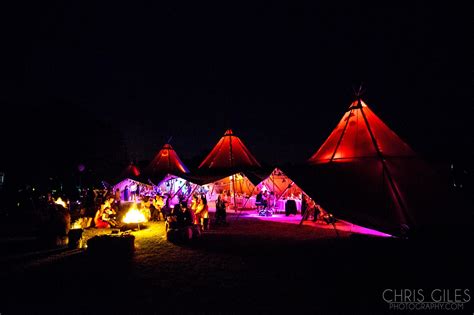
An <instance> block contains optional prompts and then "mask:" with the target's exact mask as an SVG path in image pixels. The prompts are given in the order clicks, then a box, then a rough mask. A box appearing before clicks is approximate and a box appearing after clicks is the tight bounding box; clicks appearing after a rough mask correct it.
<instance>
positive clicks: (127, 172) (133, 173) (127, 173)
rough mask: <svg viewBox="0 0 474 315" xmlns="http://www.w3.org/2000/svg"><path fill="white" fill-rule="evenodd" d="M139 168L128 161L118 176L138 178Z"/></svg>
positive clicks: (121, 177)
mask: <svg viewBox="0 0 474 315" xmlns="http://www.w3.org/2000/svg"><path fill="white" fill-rule="evenodd" d="M140 174H141V172H140V170H139V169H138V167H137V166H135V165H134V164H133V163H130V164H129V165H128V166H127V167H126V168H125V169H124V170H123V171H122V173H120V176H119V178H120V179H124V178H132V179H138V178H139V177H140Z"/></svg>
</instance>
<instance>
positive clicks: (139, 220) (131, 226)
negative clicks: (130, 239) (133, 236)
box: [120, 204, 148, 231]
mask: <svg viewBox="0 0 474 315" xmlns="http://www.w3.org/2000/svg"><path fill="white" fill-rule="evenodd" d="M147 221H148V220H147V218H146V216H145V214H144V213H143V212H141V211H140V210H138V209H137V207H136V205H135V204H133V205H132V207H131V208H130V209H129V210H128V211H127V213H126V214H125V215H124V217H123V219H122V223H123V225H122V227H121V228H120V230H122V231H126V230H140V225H142V226H143V224H144V223H145V222H147Z"/></svg>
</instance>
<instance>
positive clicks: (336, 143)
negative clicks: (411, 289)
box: [293, 98, 446, 234]
mask: <svg viewBox="0 0 474 315" xmlns="http://www.w3.org/2000/svg"><path fill="white" fill-rule="evenodd" d="M308 163H309V164H310V165H312V167H310V168H305V169H304V171H303V172H300V176H299V178H298V183H299V184H300V185H301V186H302V187H303V188H304V189H305V191H307V192H308V193H310V194H311V195H312V196H314V197H317V198H318V201H320V202H321V204H322V205H323V206H324V207H325V208H327V209H329V210H330V211H331V212H333V213H334V214H335V215H337V216H339V217H342V218H345V219H347V220H349V221H351V222H354V223H358V224H360V225H365V226H367V227H372V228H376V229H379V230H382V231H388V232H393V233H394V234H397V233H401V232H402V231H403V230H406V229H409V228H412V227H414V226H424V225H429V224H437V223H439V220H440V219H441V218H442V217H443V216H442V215H441V211H442V210H441V209H442V208H443V207H445V206H446V204H445V202H444V199H443V198H442V197H441V195H442V189H441V186H440V185H438V184H437V178H436V174H435V173H434V172H433V171H432V170H431V169H430V168H429V167H428V166H427V165H426V164H425V163H424V162H423V161H422V160H421V159H420V158H419V157H418V156H417V155H416V154H415V152H414V151H413V150H412V149H411V148H410V147H409V146H408V145H407V144H406V143H405V142H403V141H402V140H401V139H400V138H399V137H398V136H397V135H396V134H395V133H394V132H393V131H392V130H391V129H390V128H389V127H388V126H387V125H386V124H385V123H384V122H383V121H382V120H381V119H380V118H379V117H377V116H376V115H375V114H374V113H373V112H372V110H371V109H370V108H369V107H368V106H367V104H365V103H364V102H363V101H362V100H361V99H360V98H359V99H358V100H356V101H355V102H353V103H352V104H351V105H350V106H349V108H348V110H347V112H346V113H345V114H344V116H343V117H342V119H341V120H340V122H339V123H338V124H337V126H336V128H335V129H334V130H333V132H332V133H331V134H330V136H329V137H328V138H327V140H326V141H325V142H324V143H323V145H322V146H321V147H320V148H319V150H317V152H316V153H315V154H314V155H313V156H311V158H310V159H309V160H308ZM301 173H304V174H301ZM293 178H294V177H293ZM300 180H301V181H300ZM438 196H439V198H438Z"/></svg>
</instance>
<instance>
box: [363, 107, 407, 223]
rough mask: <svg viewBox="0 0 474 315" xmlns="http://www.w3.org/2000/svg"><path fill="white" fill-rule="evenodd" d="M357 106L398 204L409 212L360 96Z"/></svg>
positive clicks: (405, 211)
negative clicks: (371, 127)
mask: <svg viewBox="0 0 474 315" xmlns="http://www.w3.org/2000/svg"><path fill="white" fill-rule="evenodd" d="M357 106H360V112H361V113H362V117H363V118H364V121H365V124H366V125H367V130H368V131H369V134H370V138H371V140H372V143H373V145H374V147H375V150H376V151H377V155H378V156H379V159H380V160H381V162H382V166H383V171H384V173H385V174H387V179H388V182H389V184H390V188H391V189H392V191H393V192H394V194H395V197H396V198H397V202H398V204H399V205H400V207H401V208H402V210H403V212H404V214H405V215H406V214H407V209H406V207H405V205H404V204H403V200H402V197H401V196H400V193H399V191H398V189H397V187H396V186H395V183H394V182H393V178H392V174H391V173H390V170H389V169H388V167H387V164H386V163H385V159H384V156H383V154H382V152H380V149H379V146H378V144H377V140H376V139H375V136H374V134H373V133H372V129H370V125H369V121H368V120H367V117H366V116H365V113H364V111H363V109H362V103H361V100H360V98H359V99H358V103H357Z"/></svg>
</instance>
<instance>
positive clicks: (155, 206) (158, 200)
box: [150, 195, 165, 221]
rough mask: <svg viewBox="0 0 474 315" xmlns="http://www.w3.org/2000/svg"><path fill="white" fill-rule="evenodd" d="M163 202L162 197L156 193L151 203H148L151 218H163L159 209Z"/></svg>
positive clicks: (158, 219)
mask: <svg viewBox="0 0 474 315" xmlns="http://www.w3.org/2000/svg"><path fill="white" fill-rule="evenodd" d="M164 204H165V203H164V201H163V197H161V196H160V195H156V196H155V198H154V199H153V202H152V204H151V205H150V209H151V219H152V220H153V221H160V220H161V218H163V219H164V217H163V213H161V209H162V208H163V206H164Z"/></svg>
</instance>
